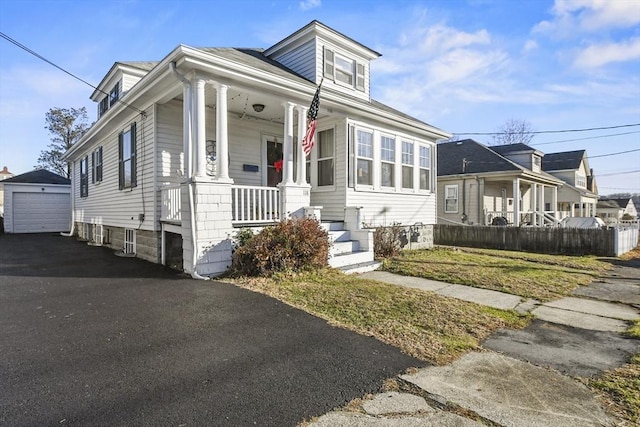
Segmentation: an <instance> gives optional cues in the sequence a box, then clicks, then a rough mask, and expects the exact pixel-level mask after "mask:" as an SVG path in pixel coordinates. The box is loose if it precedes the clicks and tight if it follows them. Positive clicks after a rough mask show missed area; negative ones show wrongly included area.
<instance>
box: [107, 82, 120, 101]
mask: <svg viewBox="0 0 640 427" xmlns="http://www.w3.org/2000/svg"><path fill="white" fill-rule="evenodd" d="M118 99H120V82H118V83H116V85H115V86H114V87H113V89H111V92H109V107H113V105H114V104H115V103H116V102H118Z"/></svg>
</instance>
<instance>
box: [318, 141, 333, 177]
mask: <svg viewBox="0 0 640 427" xmlns="http://www.w3.org/2000/svg"><path fill="white" fill-rule="evenodd" d="M317 141H318V151H317V153H318V187H321V186H327V185H333V174H334V173H333V159H334V150H335V141H334V137H333V129H327V130H323V131H320V132H318V140H317Z"/></svg>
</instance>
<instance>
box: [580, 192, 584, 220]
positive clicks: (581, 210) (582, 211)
mask: <svg viewBox="0 0 640 427" xmlns="http://www.w3.org/2000/svg"><path fill="white" fill-rule="evenodd" d="M582 206H583V203H582V197H581V198H580V216H584V210H583V209H582Z"/></svg>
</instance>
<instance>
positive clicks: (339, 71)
mask: <svg viewBox="0 0 640 427" xmlns="http://www.w3.org/2000/svg"><path fill="white" fill-rule="evenodd" d="M354 66H355V61H353V60H352V59H347V58H345V57H343V56H341V55H338V54H336V55H335V67H336V75H335V79H336V81H338V82H341V83H344V84H346V85H348V86H353V75H354Z"/></svg>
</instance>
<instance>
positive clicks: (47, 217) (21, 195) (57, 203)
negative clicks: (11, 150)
mask: <svg viewBox="0 0 640 427" xmlns="http://www.w3.org/2000/svg"><path fill="white" fill-rule="evenodd" d="M0 185H3V186H4V230H5V232H6V233H45V232H59V231H69V230H70V228H71V181H70V180H69V179H68V178H65V177H63V176H60V175H56V174H55V173H53V172H49V171H47V170H45V169H38V170H34V171H31V172H27V173H23V174H21V175H16V176H14V177H12V178H9V179H6V180H4V181H2V184H0Z"/></svg>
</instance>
